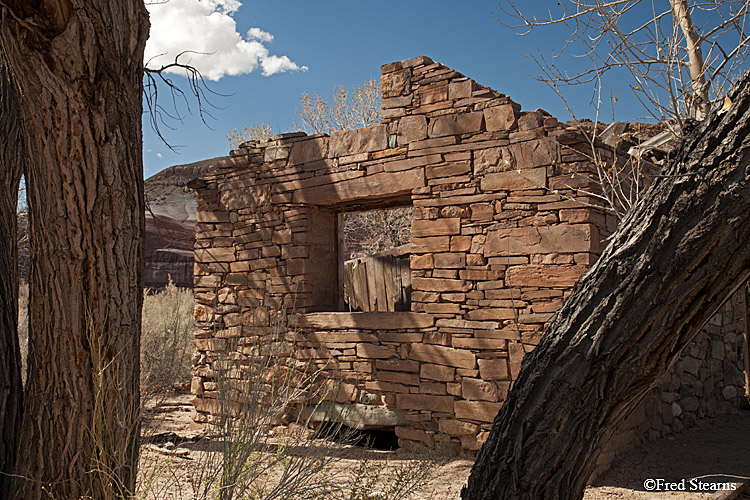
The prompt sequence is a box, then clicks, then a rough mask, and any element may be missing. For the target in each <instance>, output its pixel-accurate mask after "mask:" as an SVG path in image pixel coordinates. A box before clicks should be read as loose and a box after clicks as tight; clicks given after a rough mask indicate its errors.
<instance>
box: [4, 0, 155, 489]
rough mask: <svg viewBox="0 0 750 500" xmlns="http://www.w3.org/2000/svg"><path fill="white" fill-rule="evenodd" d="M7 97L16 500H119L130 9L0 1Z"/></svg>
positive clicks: (126, 381) (136, 50) (129, 324)
mask: <svg viewBox="0 0 750 500" xmlns="http://www.w3.org/2000/svg"><path fill="white" fill-rule="evenodd" d="M0 8H1V10H3V11H4V15H5V17H4V18H3V22H2V24H0V50H2V56H3V57H4V58H5V60H6V61H7V63H8V66H9V68H10V71H11V74H12V78H13V81H14V83H15V84H16V85H17V87H18V89H19V120H20V123H21V129H22V134H23V141H24V146H25V149H26V154H27V155H28V157H29V161H28V168H27V172H26V176H27V178H26V180H27V198H28V206H29V225H30V230H29V234H30V254H31V275H30V317H29V330H30V335H29V356H28V378H27V383H26V393H25V412H24V421H23V425H22V433H21V442H22V443H23V446H22V447H21V448H20V452H19V455H18V464H17V467H16V474H17V475H18V476H20V477H21V478H22V479H19V481H18V482H19V484H18V485H17V486H16V488H17V489H16V498H18V499H24V500H40V499H41V498H45V499H46V498H50V497H51V498H59V499H79V498H96V499H97V500H99V499H108V498H127V497H128V495H129V493H130V492H131V491H133V489H134V485H135V477H136V470H137V457H138V433H139V424H138V406H139V391H138V377H139V363H138V357H139V341H140V326H141V306H142V284H143V270H142V260H143V231H144V225H145V221H144V215H143V214H144V202H143V165H142V153H141V148H142V144H141V94H142V91H143V87H142V76H143V51H144V47H145V42H146V38H147V37H148V29H149V24H148V14H147V12H146V9H145V7H144V5H143V1H142V0H117V1H114V0H110V1H107V0H86V1H85V2H80V1H77V0H34V1H26V0H0Z"/></svg>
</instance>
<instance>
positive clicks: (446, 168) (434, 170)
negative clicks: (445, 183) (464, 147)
mask: <svg viewBox="0 0 750 500" xmlns="http://www.w3.org/2000/svg"><path fill="white" fill-rule="evenodd" d="M470 171H471V167H469V162H460V163H453V164H451V165H437V166H432V167H431V166H428V167H426V168H425V177H427V178H428V179H435V178H439V177H454V176H457V175H462V174H467V173H469V172H470ZM448 180H450V179H448Z"/></svg>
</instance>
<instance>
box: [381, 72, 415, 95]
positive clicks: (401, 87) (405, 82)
mask: <svg viewBox="0 0 750 500" xmlns="http://www.w3.org/2000/svg"><path fill="white" fill-rule="evenodd" d="M380 89H381V94H382V97H383V99H387V98H389V97H398V96H402V95H406V94H408V93H409V92H410V91H411V71H410V70H408V69H402V70H398V71H392V72H390V73H386V74H384V75H383V76H381V77H380Z"/></svg>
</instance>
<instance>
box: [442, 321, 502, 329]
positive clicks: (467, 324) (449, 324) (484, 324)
mask: <svg viewBox="0 0 750 500" xmlns="http://www.w3.org/2000/svg"><path fill="white" fill-rule="evenodd" d="M435 324H436V325H437V326H439V327H445V328H465V329H468V330H472V329H475V330H496V329H498V328H500V324H499V323H498V322H496V321H466V320H462V319H439V320H437V322H436V323H435Z"/></svg>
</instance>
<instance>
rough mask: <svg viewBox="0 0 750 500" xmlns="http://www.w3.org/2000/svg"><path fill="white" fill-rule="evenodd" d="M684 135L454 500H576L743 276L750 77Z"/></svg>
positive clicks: (580, 288) (748, 221) (525, 368)
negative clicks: (726, 103) (613, 442)
mask: <svg viewBox="0 0 750 500" xmlns="http://www.w3.org/2000/svg"><path fill="white" fill-rule="evenodd" d="M728 97H729V99H730V100H731V102H732V103H733V104H732V105H731V107H729V108H728V110H726V111H725V112H724V113H721V114H718V113H713V114H710V115H709V118H708V119H707V120H706V121H705V122H704V123H702V124H700V126H699V127H698V128H696V129H695V130H693V131H692V132H690V133H688V134H687V135H686V136H685V137H684V139H683V142H682V143H681V144H680V145H679V147H678V148H677V149H676V150H675V151H674V152H673V157H672V159H671V161H670V162H669V164H668V166H667V168H666V169H665V170H664V171H663V172H662V174H663V175H662V176H660V177H659V178H658V179H657V180H656V181H655V182H654V184H653V185H652V186H651V187H650V188H649V190H648V191H647V193H646V195H645V197H644V198H643V199H642V200H641V202H640V203H639V204H638V205H636V206H635V207H634V209H632V210H631V211H630V213H629V214H628V215H627V216H626V218H625V220H624V221H623V223H622V224H621V225H620V227H619V229H618V230H617V232H616V233H615V235H614V236H613V237H612V239H611V241H610V243H609V245H608V246H607V248H606V249H605V251H604V252H603V254H602V256H601V257H600V258H599V260H598V261H597V263H596V264H595V265H594V266H593V267H592V268H591V269H590V270H589V271H588V272H587V273H586V274H584V275H583V277H582V278H581V280H580V281H579V282H578V284H577V285H576V286H575V288H574V290H573V292H572V293H571V295H570V297H569V298H568V299H567V300H566V301H565V303H564V304H563V306H562V308H561V309H560V310H559V311H558V312H557V313H556V315H555V316H554V318H553V319H552V320H551V322H550V324H549V325H548V327H547V329H546V332H545V334H544V336H543V337H542V339H541V341H540V343H539V345H538V346H537V347H536V348H535V349H534V351H532V352H531V353H530V354H528V355H527V356H526V357H525V358H524V361H523V363H522V367H521V371H520V373H519V376H518V379H517V380H516V381H515V383H514V386H513V389H512V390H511V392H510V394H509V395H508V399H507V400H506V402H505V404H504V405H503V407H502V408H501V410H500V412H499V414H498V415H497V417H496V418H495V421H494V423H493V426H492V430H491V431H490V435H489V438H488V440H487V442H486V443H485V444H484V446H483V447H482V449H481V451H480V453H479V456H478V458H477V461H476V463H475V464H474V467H473V469H472V472H471V476H470V477H469V482H468V485H467V486H466V487H465V488H464V490H463V492H462V498H463V499H464V500H479V499H483V500H489V499H493V500H494V499H498V498H502V499H537V498H544V499H569V498H570V499H574V498H581V497H582V496H583V491H584V488H585V487H586V484H587V482H588V479H589V478H590V476H591V474H592V473H593V471H594V467H595V465H596V461H597V458H598V456H599V453H600V452H601V450H602V447H603V446H604V445H605V443H606V442H607V440H608V439H609V438H610V437H611V436H612V435H613V433H614V432H615V431H616V430H617V429H618V427H619V425H620V424H621V423H622V422H623V421H624V420H625V419H626V418H627V416H628V415H629V414H630V413H631V411H632V410H633V409H634V408H635V407H636V405H637V404H638V402H639V401H640V400H641V398H642V397H643V396H644V395H645V394H646V392H647V391H648V390H649V389H650V388H651V387H652V386H653V385H654V383H655V382H656V381H658V380H659V378H660V377H661V376H662V375H663V374H664V373H666V371H667V369H668V368H669V367H670V366H671V365H672V364H673V363H674V362H675V361H676V360H677V359H678V357H679V355H680V353H681V351H682V350H683V348H684V347H685V346H686V345H687V344H688V343H689V342H690V341H691V340H692V339H693V337H694V336H695V335H696V333H697V332H698V331H699V329H700V328H701V326H702V325H703V324H704V323H705V322H706V321H707V320H708V319H709V318H710V317H711V316H712V315H713V314H714V313H715V312H716V311H717V310H718V308H719V307H720V306H721V304H722V303H723V302H724V301H725V300H726V299H727V298H728V297H729V296H730V295H731V294H732V293H733V291H734V290H736V289H737V287H738V286H740V285H741V284H742V283H744V282H745V280H747V278H748V276H749V275H750V271H749V270H750V72H749V73H747V74H746V75H745V76H744V77H743V79H742V80H741V81H740V82H739V84H738V85H737V86H736V87H735V90H734V91H733V92H730V93H729V94H728Z"/></svg>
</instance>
